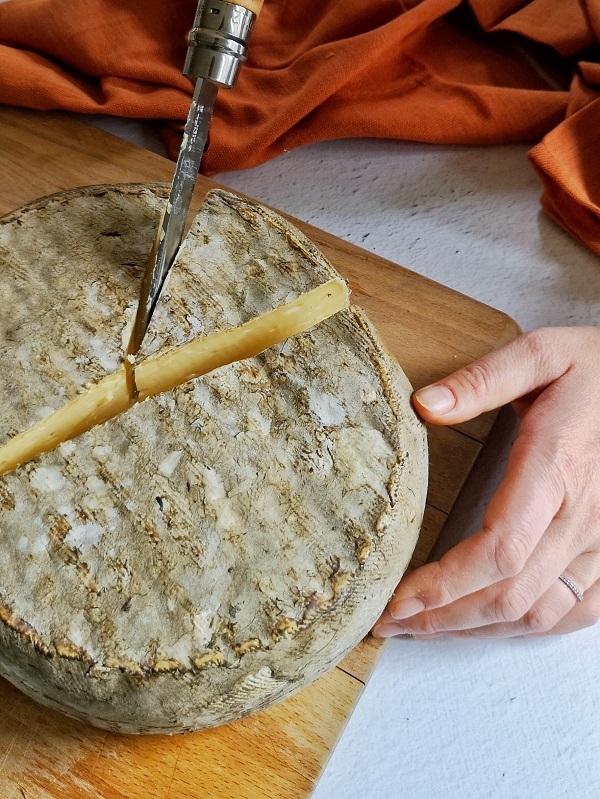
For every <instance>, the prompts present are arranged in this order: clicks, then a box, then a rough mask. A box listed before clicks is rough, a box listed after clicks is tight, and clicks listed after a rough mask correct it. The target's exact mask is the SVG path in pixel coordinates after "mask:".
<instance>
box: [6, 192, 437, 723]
mask: <svg viewBox="0 0 600 799" xmlns="http://www.w3.org/2000/svg"><path fill="white" fill-rule="evenodd" d="M166 196H167V191H166V188H165V187H164V186H98V187H88V188H84V189H79V190H74V191H70V192H66V193H63V194H59V195H54V196H52V197H49V198H45V199H43V200H40V201H38V202H37V203H34V204H32V205H29V206H27V207H25V208H23V209H20V210H19V211H16V212H14V213H12V214H10V215H9V216H7V217H4V218H3V219H2V220H0V286H1V294H2V298H3V306H4V311H3V313H2V315H1V318H0V372H1V373H2V375H3V379H2V381H1V382H0V441H4V440H6V439H7V438H8V437H9V436H11V435H14V434H15V433H17V432H19V431H21V430H23V429H26V428H28V427H29V426H31V425H32V424H33V423H34V422H36V421H37V420H39V419H40V418H43V417H44V416H45V415H47V414H48V413H50V412H51V411H52V410H53V409H56V408H59V407H61V406H62V405H64V404H65V402H66V401H68V400H69V399H71V398H72V397H74V396H75V395H77V394H78V393H79V392H80V391H81V390H82V389H83V387H84V386H85V385H86V384H87V383H88V382H89V381H94V380H97V379H100V378H102V377H104V376H105V375H106V374H107V373H109V372H112V371H115V370H116V369H117V368H119V366H120V364H121V361H122V353H123V349H124V346H123V345H124V343H126V341H127V337H128V326H130V324H131V321H132V318H133V316H134V314H135V309H136V306H137V297H138V292H139V285H140V279H141V274H142V273H143V270H144V267H145V264H146V262H147V259H148V254H149V250H150V247H151V244H152V241H153V238H154V232H155V230H156V227H157V224H158V219H159V216H160V213H161V211H162V208H163V207H164V203H165V198H166ZM334 275H335V272H334V270H333V269H332V267H331V266H330V265H329V264H328V263H327V261H326V260H325V259H324V257H323V256H322V255H321V254H320V253H319V252H318V251H317V250H316V248H315V247H314V246H313V245H312V244H311V243H310V242H309V241H308V240H307V239H306V238H305V237H304V236H303V235H302V234H301V233H300V232H299V231H297V230H295V229H294V228H293V227H291V226H290V225H289V224H288V223H287V222H286V221H284V220H283V219H282V218H280V217H279V216H277V215H276V214H274V213H273V212H271V211H268V210H266V209H264V208H262V207H260V206H258V205H256V204H254V203H252V202H249V201H248V200H245V199H241V198H239V197H237V196H234V195H232V194H229V193H226V192H223V191H213V192H211V193H210V194H209V195H208V197H207V199H206V202H205V204H204V207H203V209H202V211H201V213H200V214H199V216H198V217H197V218H196V220H195V221H194V223H193V226H192V229H191V231H190V233H189V235H188V237H187V238H186V241H185V243H184V246H183V247H182V249H181V251H180V253H179V255H178V258H177V262H176V264H175V266H174V268H173V270H172V272H171V275H170V277H169V281H168V284H167V286H166V288H165V290H164V292H163V295H162V297H161V300H160V302H159V304H158V306H157V309H156V311H155V314H154V318H153V320H152V324H151V327H150V329H149V332H148V334H147V337H146V339H145V342H144V349H143V351H142V353H141V356H142V357H143V356H144V355H148V354H152V353H155V352H158V351H162V350H164V349H165V348H166V347H169V346H172V345H176V344H180V343H182V342H185V341H187V340H190V339H192V338H193V337H195V336H198V335H203V334H208V333H212V332H216V331H217V330H221V329H224V328H229V327H233V326H236V325H239V324H242V323H243V322H245V321H247V320H248V319H250V318H252V317H255V316H257V315H259V314H261V313H264V312H266V311H268V310H270V309H272V308H274V307H275V306H277V305H281V304H283V303H285V302H287V301H289V300H290V299H293V298H294V297H296V296H298V295H299V294H301V293H303V292H305V291H308V290H309V289H311V288H313V287H314V286H316V285H318V284H319V283H322V282H324V281H325V280H327V279H329V278H330V277H331V276H334ZM410 393H411V388H410V385H409V383H408V381H407V379H406V377H405V376H404V374H403V373H402V371H401V369H400V368H399V366H398V365H397V363H396V362H395V361H394V360H393V359H392V358H391V357H390V356H389V355H388V354H387V353H386V351H385V349H384V347H383V346H382V344H381V343H380V341H379V340H378V338H377V335H376V333H375V331H374V330H373V328H372V326H371V325H370V324H369V322H368V321H367V319H366V318H365V316H364V314H363V313H362V312H361V311H359V310H358V309H357V308H355V307H351V308H350V309H349V310H347V311H342V312H340V313H338V314H337V315H336V316H334V317H332V318H331V319H329V320H327V321H326V322H324V323H322V324H320V325H318V326H317V327H315V328H313V329H312V330H310V331H308V332H307V333H304V334H302V335H300V336H297V337H295V338H293V339H290V340H288V341H286V342H285V343H284V344H282V345H280V346H278V347H274V348H272V349H270V350H267V351H266V352H264V353H263V354H262V355H260V356H258V357H255V358H252V359H250V360H247V361H243V362H237V363H234V364H231V365H229V366H226V367H223V368H221V369H218V370H216V371H214V372H212V373H211V374H209V375H207V376H206V377H203V378H200V379H198V380H195V381H192V382H190V383H188V384H186V385H182V386H180V387H179V388H177V389H175V390H174V391H171V392H167V393H165V394H161V395H159V396H157V397H155V398H152V399H149V400H146V401H145V402H143V403H141V404H139V405H137V406H135V407H134V408H133V409H132V410H130V411H129V412H127V413H125V414H122V415H121V416H119V417H117V418H116V419H113V420H111V421H110V422H108V423H106V424H104V425H101V426H99V427H96V428H94V429H93V430H91V431H90V432H88V433H85V434H84V435H82V436H80V437H79V438H77V439H75V440H73V441H69V442H66V443H65V444H62V445H61V446H60V447H59V448H58V449H56V450H54V451H53V452H49V453H46V454H43V455H41V456H39V457H38V458H37V459H35V460H34V461H32V462H30V463H28V464H26V465H24V466H21V467H19V468H18V469H16V470H15V471H13V472H11V473H9V474H6V475H4V476H2V477H0V551H1V552H2V557H1V558H0V674H2V675H3V676H4V677H6V678H7V679H8V680H10V681H11V682H12V683H14V684H15V685H16V686H18V687H19V688H21V689H22V690H23V691H24V692H25V693H27V694H29V695H30V696H32V697H33V698H35V699H37V700H38V701H40V702H42V703H44V704H46V705H48V706H50V707H52V708H55V709H58V710H60V711H62V712H64V713H66V714H68V715H70V716H72V717H75V718H78V719H83V720H87V721H89V722H91V723H93V724H96V725H98V726H100V727H104V728H107V729H110V730H115V731H121V732H130V733H172V732H183V731H188V730H189V731H191V730H197V729H202V728H205V727H210V726H214V725H217V724H221V723H226V722H229V721H232V720H234V719H236V718H239V717H241V716H244V715H247V714H248V713H251V712H254V711H256V710H259V709H261V708H264V707H267V706H269V705H270V704H272V703H273V702H275V701H278V700H280V699H283V698H285V697H286V696H288V695H289V694H291V693H293V692H294V691H296V690H297V689H299V688H301V687H302V686H303V685H306V684H307V683H309V682H311V681H312V680H315V679H316V678H317V677H319V676H320V675H321V674H323V673H324V672H325V671H326V670H327V669H329V668H331V667H332V666H333V665H334V664H336V663H337V662H338V661H339V660H340V659H341V658H343V657H344V655H345V654H346V653H347V652H348V651H349V650H350V649H352V647H354V646H355V644H356V643H357V642H359V641H360V639H361V638H362V637H363V636H364V635H365V634H366V633H367V632H368V631H369V629H370V628H371V626H372V625H373V623H374V622H375V621H376V620H377V618H378V616H379V614H380V613H381V611H382V610H383V608H384V606H385V604H386V602H387V601H388V599H389V597H390V595H391V593H392V591H393V589H394V587H395V585H396V583H397V582H398V580H399V578H400V577H401V575H402V573H403V571H404V570H405V568H406V566H407V563H408V561H409V558H410V556H411V554H412V551H413V549H414V546H415V543H416V539H417V535H418V530H419V526H420V522H421V519H422V514H423V509H424V502H425V494H426V483H427V455H426V441H425V434H424V430H423V427H422V425H421V424H420V422H419V421H418V420H417V418H416V417H415V415H414V413H413V411H412V409H411V406H410V401H409V398H410Z"/></svg>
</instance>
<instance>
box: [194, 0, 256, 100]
mask: <svg viewBox="0 0 600 799" xmlns="http://www.w3.org/2000/svg"><path fill="white" fill-rule="evenodd" d="M261 6H262V0H241V2H240V3H239V4H237V3H231V2H227V1H226V0H200V4H199V5H198V10H197V12H196V18H195V20H194V27H193V28H192V30H191V31H190V33H189V36H188V44H189V47H188V52H187V57H186V60H185V66H184V68H183V74H184V75H189V76H191V77H194V78H203V79H204V80H210V81H211V82H212V83H216V84H217V85H218V86H225V87H227V88H231V87H232V86H234V85H235V82H236V80H237V76H238V72H239V70H240V66H241V64H242V62H244V61H245V60H246V56H247V52H248V38H249V36H250V32H251V31H252V26H253V25H254V21H255V19H256V16H257V14H258V11H260V8H261Z"/></svg>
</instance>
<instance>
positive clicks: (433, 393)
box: [415, 386, 456, 413]
mask: <svg viewBox="0 0 600 799" xmlns="http://www.w3.org/2000/svg"><path fill="white" fill-rule="evenodd" d="M415 399H416V400H417V402H418V403H419V405H422V406H423V407H424V408H426V409H427V410H428V411H431V413H447V412H448V411H451V410H452V408H454V406H455V405H456V397H455V396H454V394H453V393H452V392H451V391H450V389H449V388H448V387H447V386H425V388H421V389H419V391H417V392H416V393H415Z"/></svg>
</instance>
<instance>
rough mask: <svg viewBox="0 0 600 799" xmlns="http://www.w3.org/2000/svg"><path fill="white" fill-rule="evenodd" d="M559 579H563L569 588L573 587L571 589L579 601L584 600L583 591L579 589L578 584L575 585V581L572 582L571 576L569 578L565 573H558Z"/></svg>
mask: <svg viewBox="0 0 600 799" xmlns="http://www.w3.org/2000/svg"><path fill="white" fill-rule="evenodd" d="M558 579H559V580H562V581H563V583H564V584H565V585H566V586H567V588H570V589H571V591H572V592H573V593H574V594H575V596H576V597H577V601H578V602H583V594H582V593H581V591H580V590H579V588H577V586H576V585H575V583H574V582H572V581H571V580H569V578H568V577H565V575H564V574H559V575H558Z"/></svg>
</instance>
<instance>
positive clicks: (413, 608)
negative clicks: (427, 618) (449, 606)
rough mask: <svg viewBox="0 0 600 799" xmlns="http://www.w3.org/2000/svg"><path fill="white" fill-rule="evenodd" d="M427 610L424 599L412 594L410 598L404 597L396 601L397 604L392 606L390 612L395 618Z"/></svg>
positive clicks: (406, 616)
mask: <svg viewBox="0 0 600 799" xmlns="http://www.w3.org/2000/svg"><path fill="white" fill-rule="evenodd" d="M423 610H425V603H424V602H423V600H422V599H417V597H416V596H411V597H409V598H408V599H403V600H401V601H400V602H396V604H395V605H392V606H391V607H390V614H391V615H392V616H393V617H394V618H395V619H407V618H408V617H409V616H414V615H415V614H417V613H421V611H423Z"/></svg>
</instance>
